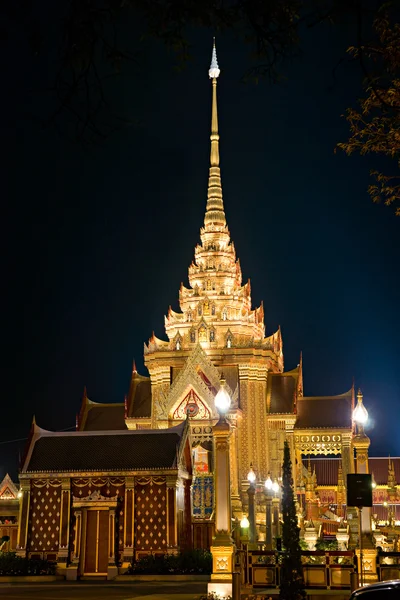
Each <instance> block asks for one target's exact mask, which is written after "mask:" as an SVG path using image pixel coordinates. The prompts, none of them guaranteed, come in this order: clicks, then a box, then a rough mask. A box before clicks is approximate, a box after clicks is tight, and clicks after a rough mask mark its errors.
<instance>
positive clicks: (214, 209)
mask: <svg viewBox="0 0 400 600" xmlns="http://www.w3.org/2000/svg"><path fill="white" fill-rule="evenodd" d="M219 74H220V69H219V66H218V61H217V51H216V48H215V38H214V44H213V51H212V57H211V65H210V69H209V71H208V75H209V77H210V79H211V80H212V116H211V135H210V140H211V154H210V174H209V178H208V191H207V207H206V215H205V217H204V225H205V226H206V227H207V225H211V224H214V225H217V226H218V225H219V226H223V227H225V226H226V220H225V212H224V203H223V201H222V185H221V171H220V168H219V134H218V111H217V78H218V77H219Z"/></svg>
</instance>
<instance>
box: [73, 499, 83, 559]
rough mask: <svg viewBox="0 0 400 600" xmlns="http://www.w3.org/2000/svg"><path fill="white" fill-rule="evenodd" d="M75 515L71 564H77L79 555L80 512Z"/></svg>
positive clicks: (77, 511)
mask: <svg viewBox="0 0 400 600" xmlns="http://www.w3.org/2000/svg"><path fill="white" fill-rule="evenodd" d="M74 513H75V532H74V549H73V552H72V562H73V563H74V564H79V558H80V555H81V540H82V510H81V509H80V510H76V509H75V511H74Z"/></svg>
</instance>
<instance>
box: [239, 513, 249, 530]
mask: <svg viewBox="0 0 400 600" xmlns="http://www.w3.org/2000/svg"><path fill="white" fill-rule="evenodd" d="M249 525H250V523H249V520H248V518H247V517H246V515H245V516H244V517H243V519H242V520H241V521H240V527H241V528H242V529H248V527H249Z"/></svg>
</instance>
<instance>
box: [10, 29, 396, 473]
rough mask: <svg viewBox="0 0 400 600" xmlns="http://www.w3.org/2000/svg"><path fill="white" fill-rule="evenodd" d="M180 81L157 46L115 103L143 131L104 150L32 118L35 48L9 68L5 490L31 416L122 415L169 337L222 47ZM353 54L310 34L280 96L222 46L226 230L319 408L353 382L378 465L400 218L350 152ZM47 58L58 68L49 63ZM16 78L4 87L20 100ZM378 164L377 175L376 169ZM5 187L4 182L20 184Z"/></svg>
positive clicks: (391, 426) (386, 407)
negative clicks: (146, 357)
mask: <svg viewBox="0 0 400 600" xmlns="http://www.w3.org/2000/svg"><path fill="white" fill-rule="evenodd" d="M191 43H192V49H191V53H192V59H191V61H190V63H189V64H188V66H187V67H186V68H185V69H184V70H180V71H177V70H176V69H174V58H173V56H171V55H169V54H168V53H167V52H166V51H165V50H164V49H163V48H162V47H161V46H159V45H156V44H151V43H148V45H147V46H146V47H145V49H144V51H143V55H142V57H141V60H140V61H139V64H135V65H134V66H130V67H128V68H127V69H126V71H125V75H124V77H122V78H121V79H120V80H119V82H118V84H117V85H116V86H115V88H114V90H113V96H114V101H115V102H116V104H117V106H118V108H119V109H120V110H121V111H123V112H124V113H125V114H129V115H130V116H132V117H133V118H134V120H135V125H134V126H132V127H128V128H125V129H123V130H122V131H120V132H118V133H116V134H115V135H113V136H111V137H110V138H109V139H107V140H106V141H105V142H104V143H103V144H101V145H100V146H97V147H91V148H85V147H83V146H80V145H77V144H73V143H70V142H69V141H67V140H65V139H63V138H62V137H60V136H59V135H58V134H57V133H56V132H55V131H54V130H51V129H46V130H43V129H42V128H41V127H40V125H39V124H38V123H37V122H36V121H35V119H34V118H32V115H35V114H36V113H38V112H43V111H45V110H46V102H47V100H46V98H45V97H44V96H43V95H41V94H37V93H35V92H32V91H31V89H32V87H35V85H34V84H37V86H39V87H40V78H41V77H43V69H46V65H45V66H43V63H42V66H41V67H36V65H35V64H34V61H33V59H32V58H31V57H30V56H29V53H28V52H27V51H26V48H24V45H23V43H21V40H19V39H16V40H13V41H12V42H10V46H9V52H8V53H6V54H4V53H3V57H2V58H3V60H4V64H3V65H2V73H3V75H2V78H3V92H2V94H1V106H0V108H1V113H0V114H1V115H2V145H3V150H4V149H5V153H6V157H5V160H4V158H3V162H2V167H3V169H2V170H3V175H2V179H3V188H2V194H1V195H2V198H3V203H2V204H3V206H4V207H5V212H4V213H3V220H2V236H1V238H2V244H3V251H2V259H3V260H2V263H3V264H2V272H3V286H2V296H3V310H2V316H3V319H2V323H3V325H2V342H3V361H2V362H3V367H4V373H3V376H2V380H3V385H2V398H1V404H2V411H1V421H0V428H1V432H0V441H1V442H2V443H1V445H0V477H2V476H3V475H4V473H5V471H10V473H11V475H12V476H13V477H16V476H17V464H18V451H19V450H22V449H23V446H24V442H23V441H21V442H13V443H3V442H7V441H9V440H15V439H19V438H25V437H26V436H27V435H28V432H29V427H30V424H31V421H32V415H33V414H35V415H36V421H37V423H38V424H39V426H41V427H43V428H45V429H50V430H53V429H64V428H72V427H73V426H74V424H75V415H76V413H77V412H78V411H79V408H80V402H81V400H80V398H81V395H82V391H83V387H84V385H86V386H87V389H88V396H89V398H90V399H91V400H94V401H97V402H122V401H123V398H124V394H125V393H126V392H127V390H128V386H129V381H130V373H131V365H132V359H133V358H135V359H136V363H137V366H138V370H139V372H141V373H143V374H144V373H145V371H144V367H143V342H145V341H147V340H148V338H149V337H150V335H151V333H152V331H153V330H154V332H155V334H156V335H157V336H158V337H163V338H164V337H165V334H164V329H163V323H164V314H166V312H167V310H168V306H169V305H170V304H171V305H172V307H173V308H174V309H175V310H177V309H178V291H179V285H180V282H181V281H183V282H184V283H185V284H186V285H188V283H187V269H188V266H189V264H190V262H191V260H192V258H193V249H194V246H195V244H196V243H197V241H198V239H199V228H200V227H201V225H202V221H203V217H204V211H205V204H206V191H207V178H208V161H209V129H210V114H211V85H210V82H209V81H208V67H209V63H210V58H211V44H212V32H210V31H206V30H202V31H197V32H195V34H194V35H193V37H192V38H191ZM349 43H351V39H350V37H349V36H348V34H347V33H346V31H342V32H341V35H338V33H337V31H334V30H330V29H329V28H328V27H326V28H323V29H316V30H314V31H311V32H307V35H306V36H305V42H304V45H303V54H302V56H301V57H299V58H296V59H293V61H292V63H286V64H285V66H284V67H283V68H282V73H283V75H284V76H285V79H284V80H283V81H282V83H281V84H279V85H272V84H269V83H268V81H263V82H261V83H259V84H258V85H254V84H253V83H244V82H243V80H242V76H243V74H244V73H245V71H246V69H247V68H248V66H249V58H248V49H247V48H246V47H243V46H242V45H241V44H240V43H239V42H237V41H235V40H234V38H233V36H230V35H220V36H219V37H218V38H217V52H218V59H219V63H220V67H221V76H220V78H219V85H218V102H219V125H220V136H221V140H220V151H221V170H222V185H223V193H224V203H225V210H226V215H227V221H228V225H229V228H230V231H231V236H232V239H233V241H234V243H235V246H236V250H237V255H238V257H239V258H240V261H241V265H242V271H243V277H244V281H246V280H247V278H248V277H250V278H251V282H252V300H253V306H254V305H259V303H260V301H261V300H263V301H264V308H265V323H266V330H267V331H266V333H267V335H269V334H271V333H272V332H274V331H275V330H276V329H277V327H278V325H280V326H281V328H282V335H283V342H284V356H285V368H286V369H287V370H290V369H292V368H294V367H295V366H296V365H297V363H298V361H299V354H300V351H302V352H303V368H304V392H305V395H323V394H325V395H331V394H340V393H343V392H345V391H347V390H348V389H349V388H350V387H351V384H352V379H353V377H354V378H355V384H356V387H361V389H362V391H363V393H364V403H365V405H366V407H367V409H368V411H369V414H370V417H371V420H370V425H369V427H368V430H367V433H368V435H370V437H371V440H372V447H371V454H372V455H388V454H389V453H390V454H391V455H399V454H400V436H399V435H398V428H399V414H400V382H399V373H400V351H399V345H398V340H399V338H400V325H399V314H398V311H399V306H400V292H399V265H398V257H399V250H400V236H399V232H400V229H399V228H400V219H399V218H396V217H395V215H394V210H393V209H390V208H386V207H384V206H379V205H375V204H373V203H372V202H371V200H370V198H369V196H368V194H367V186H368V183H369V170H370V169H371V168H373V167H376V166H378V164H377V161H376V160H375V159H373V158H365V157H363V158H360V157H357V156H354V157H350V158H349V157H346V156H345V155H344V154H343V153H338V154H334V147H335V144H336V143H337V142H339V141H344V140H345V139H346V135H347V133H348V126H347V124H346V121H345V120H344V118H343V117H342V116H341V115H343V113H344V111H345V109H346V108H347V107H348V106H349V105H351V104H355V101H356V98H357V96H358V95H360V90H361V75H360V73H359V71H358V69H357V68H356V66H355V65H350V64H347V63H345V64H342V65H341V66H340V68H338V69H336V71H334V68H335V66H336V64H337V62H338V60H339V58H340V57H341V56H343V55H344V53H345V49H346V47H347V46H348V45H349ZM49 62H51V61H50V60H49ZM4 83H6V85H4ZM380 164H381V163H379V166H380ZM4 182H5V186H4Z"/></svg>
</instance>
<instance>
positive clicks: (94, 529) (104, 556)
mask: <svg viewBox="0 0 400 600" xmlns="http://www.w3.org/2000/svg"><path fill="white" fill-rule="evenodd" d="M108 520H109V513H108V509H98V508H93V509H88V511H87V519H86V540H85V566H84V574H85V575H107V570H108V542H109V539H108V538H109V524H108Z"/></svg>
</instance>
